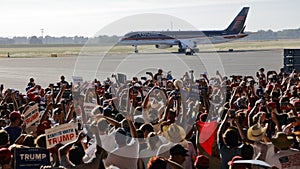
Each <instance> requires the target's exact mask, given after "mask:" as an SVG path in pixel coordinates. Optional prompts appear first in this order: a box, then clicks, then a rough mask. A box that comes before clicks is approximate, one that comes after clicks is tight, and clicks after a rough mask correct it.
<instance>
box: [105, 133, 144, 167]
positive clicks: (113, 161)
mask: <svg viewBox="0 0 300 169" xmlns="http://www.w3.org/2000/svg"><path fill="white" fill-rule="evenodd" d="M138 156H139V143H138V141H137V140H136V139H131V142H130V144H128V145H127V146H124V147H121V148H116V149H115V150H113V151H112V152H111V153H109V154H108V156H107V159H106V160H105V166H107V167H108V166H110V165H113V166H116V167H119V168H120V169H137V161H138Z"/></svg>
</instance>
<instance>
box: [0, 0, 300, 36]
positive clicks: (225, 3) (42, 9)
mask: <svg viewBox="0 0 300 169" xmlns="http://www.w3.org/2000/svg"><path fill="white" fill-rule="evenodd" d="M0 2H1V5H0V20H1V22H0V23H1V27H0V36H1V37H13V36H33V35H36V36H41V29H44V35H49V36H75V35H79V36H89V37H91V36H94V35H95V34H96V33H97V32H98V31H99V30H100V33H99V32H98V33H99V34H102V33H105V34H110V35H113V34H117V35H122V34H123V33H125V32H126V31H127V32H128V31H135V30H137V29H139V30H140V29H144V30H147V28H148V29H149V28H150V27H149V26H148V25H147V24H143V23H142V24H141V23H140V22H139V21H140V20H135V22H133V21H132V19H131V16H133V15H134V16H137V15H138V16H139V15H140V14H145V13H152V14H155V15H154V16H159V15H157V14H160V15H161V16H162V17H164V16H168V17H169V18H170V19H169V20H170V21H169V22H168V21H166V20H168V19H166V20H164V21H163V22H167V23H165V24H162V23H160V22H159V21H157V22H156V19H155V17H154V19H153V18H151V17H149V15H140V16H147V17H142V20H143V21H145V20H146V21H147V23H149V24H150V25H152V26H153V25H155V29H156V30H166V29H170V28H173V29H174V30H176V29H180V30H184V29H185V28H186V27H185V26H183V25H178V24H177V22H176V21H173V20H172V19H174V18H179V20H181V21H186V22H187V23H189V24H191V25H193V26H194V27H195V29H198V30H210V29H212V30H218V29H224V28H226V27H227V26H228V24H229V23H230V22H231V20H232V19H233V18H234V17H235V16H236V15H237V13H238V12H239V11H240V10H241V9H242V7H244V6H249V7H250V11H249V14H248V18H247V21H246V25H247V27H246V31H257V30H268V29H272V30H274V31H277V30H283V29H296V28H300V19H299V18H300V12H299V7H300V1H299V0H0ZM165 14H166V15H165ZM124 17H125V18H127V20H126V19H125V20H124ZM133 18H134V17H133ZM159 18H161V17H159ZM149 20H150V21H149ZM119 21H123V22H124V21H125V22H131V23H128V24H125V25H130V27H126V26H125V25H123V24H124V23H119V24H118V23H117V22H119ZM111 23H114V24H111ZM139 23H140V24H141V25H144V26H145V27H144V28H143V27H141V26H136V27H135V25H138V24H139ZM178 23H180V22H178ZM110 24H111V25H114V26H115V27H118V29H113V28H112V27H110V26H111V25H110ZM104 27H106V29H105V30H104V29H102V28H104ZM151 28H152V27H151Z"/></svg>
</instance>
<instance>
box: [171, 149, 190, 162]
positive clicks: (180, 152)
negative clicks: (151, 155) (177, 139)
mask: <svg viewBox="0 0 300 169" xmlns="http://www.w3.org/2000/svg"><path fill="white" fill-rule="evenodd" d="M188 151H189V150H187V149H185V148H184V147H183V146H182V145H181V144H176V145H174V146H173V147H171V149H170V160H171V161H173V162H175V163H177V164H180V165H182V164H183V162H184V161H185V157H186V156H189V155H188Z"/></svg>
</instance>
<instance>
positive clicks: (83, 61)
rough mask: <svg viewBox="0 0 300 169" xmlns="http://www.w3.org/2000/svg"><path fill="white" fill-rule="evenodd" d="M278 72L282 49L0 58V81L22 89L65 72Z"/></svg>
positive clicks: (95, 75)
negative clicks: (187, 54) (159, 69)
mask: <svg viewBox="0 0 300 169" xmlns="http://www.w3.org/2000/svg"><path fill="white" fill-rule="evenodd" d="M261 67H263V68H265V70H266V71H268V70H275V71H277V72H278V71H279V69H280V68H281V67H283V49H282V50H255V51H233V52H228V51H219V52H200V53H196V54H195V55H192V56H186V55H184V54H178V53H170V52H162V53H153V52H151V51H150V52H141V53H137V54H136V53H110V54H105V53H99V54H93V55H88V54H87V55H79V56H76V57H47V58H45V57H43V58H12V57H11V58H0V84H4V88H15V89H18V90H20V91H21V92H24V91H25V87H26V85H27V83H28V81H29V78H30V77H34V79H35V82H36V83H37V84H40V85H42V87H47V86H48V85H49V83H56V82H58V81H59V80H60V76H61V75H64V76H65V77H66V80H67V81H70V82H71V81H72V76H82V77H83V79H84V80H93V79H95V78H97V79H99V80H105V79H106V78H107V77H108V78H111V75H112V74H113V73H124V74H127V75H128V77H129V78H130V77H132V76H138V77H142V76H145V77H148V78H149V76H148V75H146V72H147V71H152V72H153V73H155V72H156V71H157V68H162V69H163V70H164V73H167V72H168V71H172V75H173V77H175V78H180V77H181V76H182V75H183V74H184V73H185V72H188V71H189V70H194V72H195V77H196V78H199V77H200V74H202V73H206V74H208V75H209V76H215V73H216V70H219V71H220V73H221V74H222V75H227V76H229V75H252V76H255V73H256V72H257V70H258V69H259V68H261Z"/></svg>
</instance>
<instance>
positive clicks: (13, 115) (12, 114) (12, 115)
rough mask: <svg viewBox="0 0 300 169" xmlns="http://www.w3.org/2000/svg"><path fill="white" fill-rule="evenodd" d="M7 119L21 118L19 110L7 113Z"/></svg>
mask: <svg viewBox="0 0 300 169" xmlns="http://www.w3.org/2000/svg"><path fill="white" fill-rule="evenodd" d="M9 119H10V120H12V119H21V114H20V112H19V111H13V112H11V113H10V114H9Z"/></svg>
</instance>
